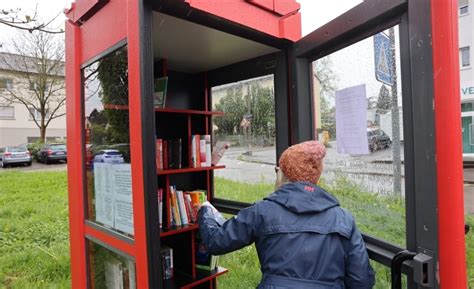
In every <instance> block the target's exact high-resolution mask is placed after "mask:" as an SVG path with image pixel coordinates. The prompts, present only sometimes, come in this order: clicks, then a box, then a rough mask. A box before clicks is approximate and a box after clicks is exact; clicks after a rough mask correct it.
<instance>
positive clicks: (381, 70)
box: [374, 32, 393, 86]
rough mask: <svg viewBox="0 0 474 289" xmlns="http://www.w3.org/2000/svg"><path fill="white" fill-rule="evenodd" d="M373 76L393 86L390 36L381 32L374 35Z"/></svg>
mask: <svg viewBox="0 0 474 289" xmlns="http://www.w3.org/2000/svg"><path fill="white" fill-rule="evenodd" d="M374 55H375V78H376V79H377V80H378V81H380V82H383V83H385V84H387V85H390V86H393V71H392V70H393V63H392V61H393V55H392V49H390V37H388V36H387V35H386V34H385V33H383V32H381V33H378V34H375V35H374Z"/></svg>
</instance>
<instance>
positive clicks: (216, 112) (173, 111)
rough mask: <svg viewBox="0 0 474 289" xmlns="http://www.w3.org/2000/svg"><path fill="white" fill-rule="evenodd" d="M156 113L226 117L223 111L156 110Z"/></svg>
mask: <svg viewBox="0 0 474 289" xmlns="http://www.w3.org/2000/svg"><path fill="white" fill-rule="evenodd" d="M155 112H159V113H176V114H197V115H207V116H223V115H224V113H223V112H221V111H205V110H192V109H178V108H155Z"/></svg>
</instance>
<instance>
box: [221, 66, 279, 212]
mask: <svg viewBox="0 0 474 289" xmlns="http://www.w3.org/2000/svg"><path fill="white" fill-rule="evenodd" d="M273 81H274V80H273V75H267V76H262V77H258V78H254V79H248V80H244V81H240V82H236V83H230V84H226V85H222V86H218V87H213V88H212V108H213V110H214V111H221V112H224V116H219V117H214V118H213V137H214V140H217V141H225V142H228V143H230V145H231V147H230V148H229V149H228V150H227V152H226V153H225V155H224V157H223V158H222V160H221V161H220V163H219V164H223V165H225V166H226V169H225V170H219V171H216V172H215V177H216V178H215V185H216V189H215V196H216V197H217V198H223V199H230V200H236V201H244V202H250V203H253V202H255V201H256V200H259V199H262V198H263V197H264V196H266V195H268V194H269V193H271V192H272V189H273V187H272V185H273V183H274V182H275V171H274V167H275V164H276V149H275V144H276V137H275V136H276V131H275V95H274V82H273ZM268 184H270V185H268ZM256 186H257V187H262V188H263V189H261V190H256V189H255V187H256ZM267 186H268V188H269V189H266V187H267Z"/></svg>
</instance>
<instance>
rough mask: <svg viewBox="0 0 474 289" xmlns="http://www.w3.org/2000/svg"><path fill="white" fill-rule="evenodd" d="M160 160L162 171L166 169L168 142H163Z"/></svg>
mask: <svg viewBox="0 0 474 289" xmlns="http://www.w3.org/2000/svg"><path fill="white" fill-rule="evenodd" d="M161 158H162V160H163V169H167V168H168V141H166V140H163V150H162V154H161Z"/></svg>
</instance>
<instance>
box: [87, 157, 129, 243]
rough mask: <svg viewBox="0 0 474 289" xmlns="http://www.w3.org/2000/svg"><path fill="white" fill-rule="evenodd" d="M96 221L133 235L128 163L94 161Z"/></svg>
mask: <svg viewBox="0 0 474 289" xmlns="http://www.w3.org/2000/svg"><path fill="white" fill-rule="evenodd" d="M94 192H95V214H96V221H97V222H98V223H102V224H104V225H106V226H108V227H111V228H112V229H115V230H118V231H121V232H125V233H128V234H130V235H133V206H132V173H131V167H130V164H108V163H94Z"/></svg>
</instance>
